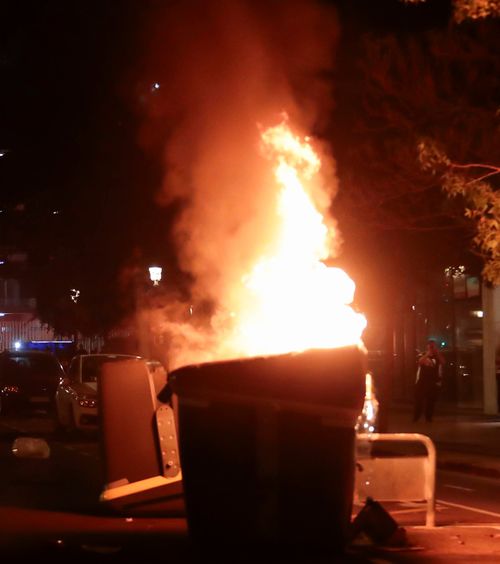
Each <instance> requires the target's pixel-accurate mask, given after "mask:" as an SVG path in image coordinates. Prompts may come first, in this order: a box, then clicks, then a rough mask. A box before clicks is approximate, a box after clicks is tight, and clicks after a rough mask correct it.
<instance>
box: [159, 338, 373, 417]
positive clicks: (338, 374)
mask: <svg viewBox="0 0 500 564" xmlns="http://www.w3.org/2000/svg"><path fill="white" fill-rule="evenodd" d="M365 373H366V352H365V351H364V350H363V349H361V348H359V347H357V346H350V347H341V348H336V349H314V350H308V351H304V352H299V353H289V354H283V355H275V356H266V357H252V358H243V359H235V360H225V361H218V362H209V363H204V364H197V365H190V366H184V367H182V368H178V369H176V370H174V371H173V372H171V374H170V375H169V384H168V385H167V386H165V388H164V389H163V390H162V391H161V392H160V394H159V395H158V398H159V399H160V400H161V401H167V400H168V399H169V397H170V395H171V393H172V391H173V392H174V393H176V394H177V395H178V396H179V397H180V398H183V397H192V398H208V399H210V398H214V397H216V396H217V395H220V394H223V395H225V396H227V394H234V395H238V396H240V397H241V396H248V397H249V398H256V399H257V398H265V399H268V400H277V401H279V400H283V401H300V402H306V403H315V404H328V405H332V404H335V405H340V406H343V407H349V408H355V409H359V410H361V408H362V406H363V401H364V393H365Z"/></svg>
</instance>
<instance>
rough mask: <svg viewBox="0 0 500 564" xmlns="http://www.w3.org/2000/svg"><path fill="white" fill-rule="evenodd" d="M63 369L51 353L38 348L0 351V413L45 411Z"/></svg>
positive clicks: (49, 406) (62, 373) (61, 376)
mask: <svg viewBox="0 0 500 564" xmlns="http://www.w3.org/2000/svg"><path fill="white" fill-rule="evenodd" d="M62 378H64V369H63V367H62V365H61V363H60V362H59V360H58V359H57V357H56V356H55V355H53V354H52V353H50V352H40V351H4V352H3V353H1V354H0V414H6V413H14V412H15V413H18V412H20V411H21V410H23V409H26V408H28V409H40V408H43V409H45V410H49V409H51V408H53V407H54V398H55V393H56V389H57V386H58V383H59V381H60V380H61V379H62Z"/></svg>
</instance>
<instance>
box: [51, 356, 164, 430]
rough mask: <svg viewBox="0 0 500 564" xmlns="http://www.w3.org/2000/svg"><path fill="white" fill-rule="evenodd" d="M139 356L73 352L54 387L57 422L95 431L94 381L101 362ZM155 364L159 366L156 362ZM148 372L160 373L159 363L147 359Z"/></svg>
mask: <svg viewBox="0 0 500 564" xmlns="http://www.w3.org/2000/svg"><path fill="white" fill-rule="evenodd" d="M129 359H137V360H142V358H141V357H140V356H135V355H126V354H82V355H77V356H75V357H74V358H73V359H72V360H71V363H70V365H69V368H68V373H67V376H66V377H65V378H63V379H61V381H60V383H59V386H58V387H57V391H56V394H55V398H56V412H57V423H58V426H59V427H60V428H62V429H65V430H67V431H72V430H78V431H95V430H97V428H98V399H97V383H98V379H99V375H100V373H101V370H102V366H103V364H105V363H107V362H117V361H120V360H129ZM158 365H159V366H158ZM148 368H149V370H150V371H151V372H153V370H154V372H155V373H156V374H161V370H160V369H161V364H160V363H158V362H156V361H148Z"/></svg>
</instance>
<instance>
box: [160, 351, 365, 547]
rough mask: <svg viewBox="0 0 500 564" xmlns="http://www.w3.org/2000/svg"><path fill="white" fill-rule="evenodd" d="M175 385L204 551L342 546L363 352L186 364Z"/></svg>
mask: <svg viewBox="0 0 500 564" xmlns="http://www.w3.org/2000/svg"><path fill="white" fill-rule="evenodd" d="M169 381H170V385H171V387H172V389H173V391H174V393H175V394H176V402H177V409H178V421H179V446H180V455H181V465H182V469H183V480H184V488H185V497H186V507H187V517H188V525H189V531H190V535H191V537H192V539H193V540H194V541H195V542H196V543H199V544H201V545H208V544H217V546H227V545H228V543H229V544H233V545H235V544H236V545H241V544H244V545H246V546H255V545H260V544H262V543H264V544H270V545H277V546H280V547H282V548H285V547H289V548H294V549H295V548H305V549H308V550H309V549H318V548H321V549H322V550H324V549H326V550H338V549H339V548H342V547H343V546H344V544H345V541H346V537H347V529H348V526H349V524H350V518H351V505H352V498H353V488H354V447H355V431H354V427H355V423H356V420H357V417H358V415H359V413H360V411H361V409H362V406H363V400H364V394H365V354H364V352H363V351H362V350H361V349H360V348H358V347H357V346H349V347H342V348H338V349H323V350H320V349H316V350H309V351H305V352H300V353H291V354H283V355H276V356H267V357H255V358H246V359H241V360H229V361H221V362H211V363H205V364H199V365H192V366H185V367H183V368H179V369H177V370H175V371H174V372H172V373H171V375H170V378H169Z"/></svg>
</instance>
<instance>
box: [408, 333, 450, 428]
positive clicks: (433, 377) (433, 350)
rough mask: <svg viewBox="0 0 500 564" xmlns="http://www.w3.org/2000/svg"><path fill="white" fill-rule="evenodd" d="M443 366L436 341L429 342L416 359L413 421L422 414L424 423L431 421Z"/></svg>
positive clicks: (443, 360)
mask: <svg viewBox="0 0 500 564" xmlns="http://www.w3.org/2000/svg"><path fill="white" fill-rule="evenodd" d="M444 364H445V359H444V356H443V355H442V354H441V353H440V352H439V349H438V348H437V345H436V341H433V340H429V341H428V342H427V349H426V351H425V353H424V354H423V355H422V356H421V357H420V358H419V359H418V369H417V380H416V383H415V411H414V413H413V421H418V420H419V419H420V417H421V416H422V413H424V414H425V420H426V421H432V417H433V415H434V406H435V403H436V399H437V393H438V390H439V388H440V386H441V383H442V378H443V366H444Z"/></svg>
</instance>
